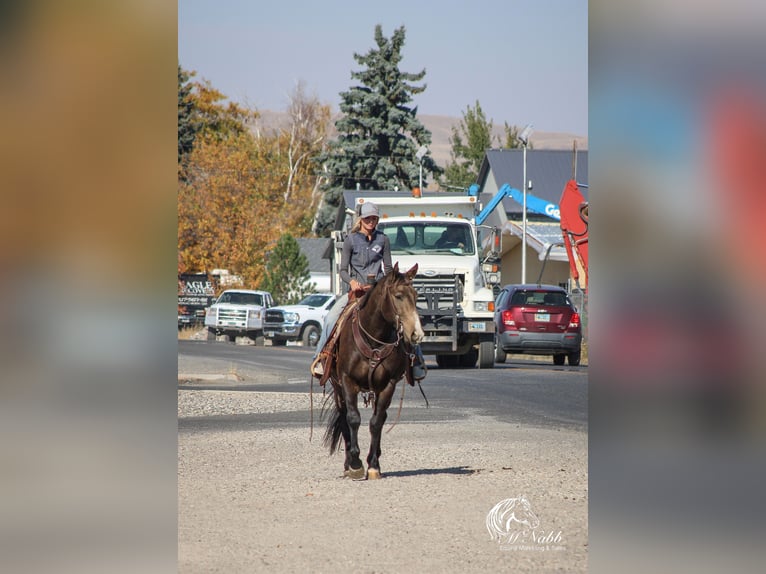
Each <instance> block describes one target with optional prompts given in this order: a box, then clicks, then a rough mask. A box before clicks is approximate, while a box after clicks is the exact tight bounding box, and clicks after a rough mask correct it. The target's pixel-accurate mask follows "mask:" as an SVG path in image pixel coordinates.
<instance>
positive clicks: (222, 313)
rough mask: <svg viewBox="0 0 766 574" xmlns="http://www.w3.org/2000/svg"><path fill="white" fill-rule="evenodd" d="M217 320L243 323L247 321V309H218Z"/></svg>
mask: <svg viewBox="0 0 766 574" xmlns="http://www.w3.org/2000/svg"><path fill="white" fill-rule="evenodd" d="M218 320H219V321H221V322H223V321H227V322H228V321H241V322H242V323H243V324H244V322H245V321H247V309H219V310H218Z"/></svg>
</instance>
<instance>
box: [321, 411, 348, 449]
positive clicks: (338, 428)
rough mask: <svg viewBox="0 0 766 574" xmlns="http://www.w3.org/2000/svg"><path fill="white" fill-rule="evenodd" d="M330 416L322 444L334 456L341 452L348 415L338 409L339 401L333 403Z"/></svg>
mask: <svg viewBox="0 0 766 574" xmlns="http://www.w3.org/2000/svg"><path fill="white" fill-rule="evenodd" d="M329 414H330V416H329V419H328V421H327V428H326V429H325V432H324V438H323V439H322V444H324V446H326V447H328V448H329V449H330V454H334V453H336V452H338V451H339V450H340V445H341V438H343V429H344V428H345V426H346V425H347V424H348V423H347V422H346V413H345V412H344V411H342V410H341V409H340V408H339V407H338V401H337V400H334V401H332V407H331V409H330V413H329Z"/></svg>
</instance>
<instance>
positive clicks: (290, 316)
mask: <svg viewBox="0 0 766 574" xmlns="http://www.w3.org/2000/svg"><path fill="white" fill-rule="evenodd" d="M284 317H285V323H299V322H300V320H301V316H300V315H299V314H298V313H285V315H284Z"/></svg>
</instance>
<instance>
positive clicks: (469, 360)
mask: <svg viewBox="0 0 766 574" xmlns="http://www.w3.org/2000/svg"><path fill="white" fill-rule="evenodd" d="M478 358H479V351H477V350H476V349H474V348H473V347H471V349H470V350H469V351H468V352H467V353H466V354H465V355H459V359H460V366H461V367H465V368H468V369H472V368H473V367H475V366H476V361H477V360H478Z"/></svg>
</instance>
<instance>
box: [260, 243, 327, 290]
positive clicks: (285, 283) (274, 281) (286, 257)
mask: <svg viewBox="0 0 766 574" xmlns="http://www.w3.org/2000/svg"><path fill="white" fill-rule="evenodd" d="M310 278H311V275H310V274H309V262H308V259H306V256H305V255H304V254H303V253H301V250H300V246H299V245H298V242H297V241H296V239H295V238H294V237H293V236H292V235H290V234H289V233H286V234H284V235H282V237H280V238H279V241H277V244H276V246H275V247H274V249H273V250H272V251H271V253H269V255H268V261H267V262H266V269H265V273H264V277H263V280H262V281H261V289H264V290H266V291H268V292H270V293H271V296H272V297H273V298H274V300H275V301H276V302H277V304H278V305H293V304H295V303H297V302H298V301H300V300H301V299H303V298H304V297H305V296H306V295H308V294H309V293H311V292H313V291H314V290H316V283H310V282H309V279H310Z"/></svg>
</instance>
